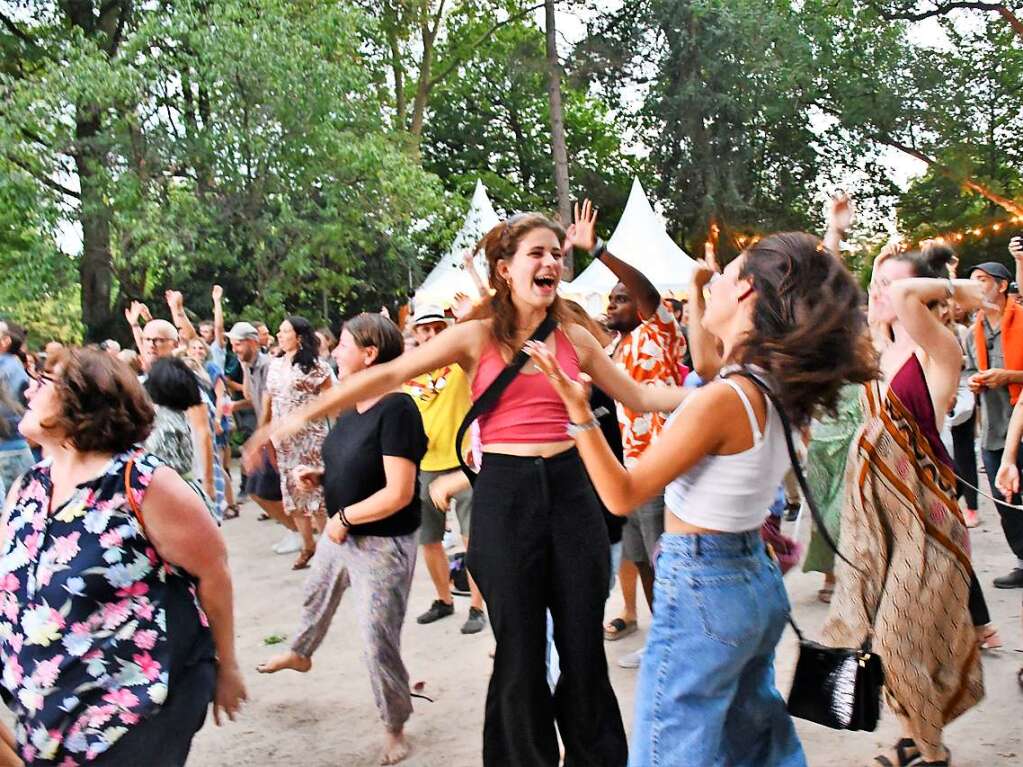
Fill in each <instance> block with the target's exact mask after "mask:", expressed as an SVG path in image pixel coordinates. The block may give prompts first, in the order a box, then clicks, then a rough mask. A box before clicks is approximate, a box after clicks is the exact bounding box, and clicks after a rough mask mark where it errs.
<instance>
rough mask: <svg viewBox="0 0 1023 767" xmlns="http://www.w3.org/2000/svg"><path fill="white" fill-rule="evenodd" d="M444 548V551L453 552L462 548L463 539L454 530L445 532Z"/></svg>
mask: <svg viewBox="0 0 1023 767" xmlns="http://www.w3.org/2000/svg"><path fill="white" fill-rule="evenodd" d="M443 546H444V551H453V550H454V549H457V548H461V546H462V539H461V537H460V536H459V535H458V533H456V532H455V531H454V530H445V531H444V541H443Z"/></svg>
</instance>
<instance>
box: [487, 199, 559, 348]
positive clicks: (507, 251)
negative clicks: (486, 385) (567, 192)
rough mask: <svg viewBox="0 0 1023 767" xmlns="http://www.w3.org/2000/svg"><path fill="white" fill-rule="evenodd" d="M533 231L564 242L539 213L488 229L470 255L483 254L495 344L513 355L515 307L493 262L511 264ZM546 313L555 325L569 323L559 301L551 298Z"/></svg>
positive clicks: (507, 288) (515, 217) (556, 225)
mask: <svg viewBox="0 0 1023 767" xmlns="http://www.w3.org/2000/svg"><path fill="white" fill-rule="evenodd" d="M535 229H549V230H550V231H551V232H553V233H554V235H555V236H556V237H557V238H558V242H559V243H562V242H564V241H565V230H564V229H562V227H561V225H560V224H558V223H557V222H555V221H552V220H551V219H549V218H548V217H547V216H545V215H543V214H542V213H519V214H517V215H515V216H512V217H511V218H509V219H508V220H507V221H502V222H501V223H500V224H498V225H497V226H495V227H494V228H492V229H491V230H490V231H489V232H487V233H486V234H485V235H483V239H482V240H480V241H479V243H478V244H477V245H476V249H475V250H474V251H473V255H476V254H477V253H479V252H480V251H481V250H482V251H483V252H484V253H485V254H486V257H487V266H488V267H489V269H490V287H492V288H493V289H494V297H493V298H492V299H491V301H490V306H491V309H492V311H493V316H494V326H493V327H494V337H495V338H496V339H497V343H498V344H500V345H501V346H503V347H504V348H506V349H507V350H508V351H510V352H512V353H514V352H516V351H518V350H517V349H516V347H515V342H516V341H517V340H518V338H517V337H516V336H517V330H518V329H517V328H516V325H515V316H516V311H515V305H514V304H513V303H512V297H511V286H510V285H509V284H508V283H507V282H506V281H505V280H504V278H503V277H501V275H499V274H498V273H497V262H498V261H508V262H510V261H511V260H512V257H513V256H514V255H515V251H516V250H518V247H519V243H520V242H522V238H524V237H525V236H526V235H527V234H529V233H530V232H532V231H533V230H535ZM550 312H551V313H552V314H553V315H554V319H556V320H557V321H558V324H559V325H563V324H565V323H566V322H572V321H573V318H572V316H571V315H570V314H569V313H568V312H567V311H566V310H565V307H564V304H563V302H562V300H561V297H560V296H558V295H557V294H555V296H554V303H552V304H551V307H550Z"/></svg>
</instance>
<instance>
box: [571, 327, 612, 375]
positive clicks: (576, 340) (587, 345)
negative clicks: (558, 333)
mask: <svg viewBox="0 0 1023 767" xmlns="http://www.w3.org/2000/svg"><path fill="white" fill-rule="evenodd" d="M562 330H564V331H565V335H566V336H568V340H569V341H571V342H572V346H574V347H575V353H576V356H577V357H578V358H579V360H580V361H581V362H582V363H583V366H584V367H585V366H586V364H587V363H588V361H589V358H590V355H591V354H592V353H593V352H594V351H595V350H596V351H598V352H600V353H601V354H603V353H604V350H603V349H601V348H600V344H598V343H597V339H596V338H594V337H593V334H592V333H590V331H588V330H587V329H586V328H584V327H583V326H582V325H577V324H576V323H574V322H569V323H567V324H566V325H565V326H564V327H563V328H562Z"/></svg>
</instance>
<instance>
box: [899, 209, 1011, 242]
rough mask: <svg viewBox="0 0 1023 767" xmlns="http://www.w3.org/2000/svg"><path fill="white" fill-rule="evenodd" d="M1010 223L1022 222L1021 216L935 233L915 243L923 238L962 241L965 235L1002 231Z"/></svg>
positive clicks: (938, 240)
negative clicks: (984, 224)
mask: <svg viewBox="0 0 1023 767" xmlns="http://www.w3.org/2000/svg"><path fill="white" fill-rule="evenodd" d="M1010 224H1023V216H1012V217H1011V218H1006V219H1002V220H1001V221H996V222H995V223H992V224H987V225H986V226H974V227H967V228H966V229H963V230H961V231H958V232H945V233H944V234H941V235H937V236H935V237H923V238H921V239H920V240H919V241H918V242H917V244H919V243H920V242H923V241H925V240H933V241H934V242H941V243H945V242H950V243H952V242H956V243H958V242H962V241H963V240H964V239H966V238H967V237H983V236H984V235H985V234H996V233H998V232H1000V231H1002V229H1003V228H1007V227H1008V226H1009V225H1010Z"/></svg>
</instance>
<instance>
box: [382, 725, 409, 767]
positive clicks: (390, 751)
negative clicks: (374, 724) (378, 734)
mask: <svg viewBox="0 0 1023 767" xmlns="http://www.w3.org/2000/svg"><path fill="white" fill-rule="evenodd" d="M411 750H412V749H411V748H410V747H409V744H408V741H407V740H405V731H404V730H398V732H389V733H387V742H386V743H385V744H384V750H383V752H382V753H381V754H380V764H397V763H398V762H401V761H404V759H405V757H406V756H408V755H409V752H410V751H411Z"/></svg>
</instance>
